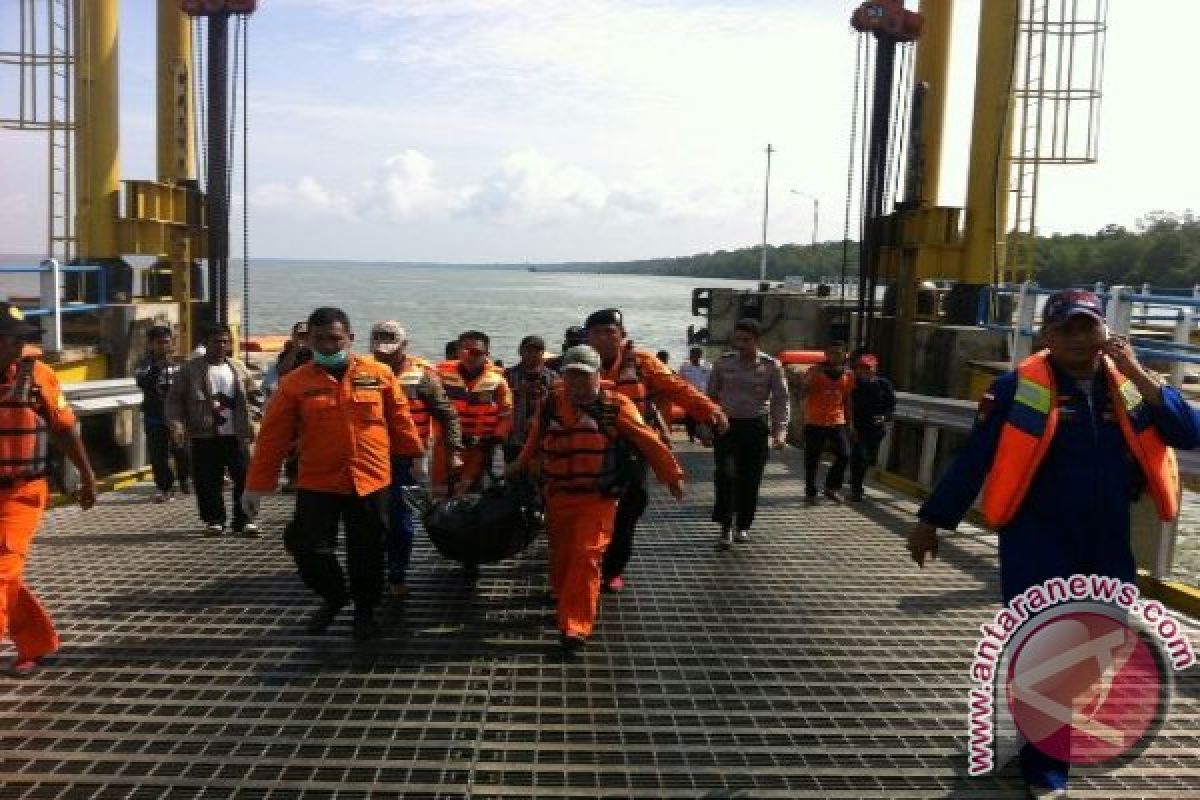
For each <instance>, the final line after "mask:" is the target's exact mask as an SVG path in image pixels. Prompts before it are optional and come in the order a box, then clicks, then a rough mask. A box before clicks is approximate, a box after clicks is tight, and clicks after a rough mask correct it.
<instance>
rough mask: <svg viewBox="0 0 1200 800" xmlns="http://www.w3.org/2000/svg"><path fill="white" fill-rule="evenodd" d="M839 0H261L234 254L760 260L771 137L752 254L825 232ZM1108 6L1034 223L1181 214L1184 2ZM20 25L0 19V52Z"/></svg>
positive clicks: (836, 149) (14, 217) (847, 57)
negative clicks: (1084, 129)
mask: <svg viewBox="0 0 1200 800" xmlns="http://www.w3.org/2000/svg"><path fill="white" fill-rule="evenodd" d="M154 5H155V4H154V3H153V2H151V0H125V2H124V3H123V4H122V16H121V38H120V48H121V50H120V64H121V67H120V69H121V79H122V87H121V111H122V123H121V125H122V127H121V133H122V175H123V176H124V177H126V178H150V177H153V173H154V138H153V128H152V126H153V118H154V105H153V103H154V64H153V58H154V18H153V8H154ZM855 5H856V4H855V3H854V2H843V1H842V0H807V1H805V0H738V1H737V2H734V1H733V0H726V2H716V1H715V0H570V1H569V2H563V0H262V2H260V11H259V12H258V13H257V14H256V15H255V16H254V18H253V19H252V21H251V22H250V54H249V55H250V58H249V62H250V90H249V91H250V101H249V129H250V157H249V160H248V164H249V179H250V193H249V194H250V196H249V211H250V241H251V246H250V251H251V255H252V256H259V257H287V258H331V259H355V260H387V261H435V262H458V263H462V262H518V263H520V262H527V261H528V262H535V263H536V262H555V261H573V260H575V261H579V260H588V261H590V260H626V259H636V258H654V257H664V256H678V255H688V254H692V253H698V252H707V251H712V250H716V249H731V248H736V247H745V246H751V245H755V244H757V243H758V242H759V241H760V240H761V236H762V204H763V190H764V187H763V183H764V166H765V156H764V149H765V147H766V145H767V144H768V143H770V144H772V145H773V147H774V148H775V149H776V151H777V152H776V153H775V155H774V157H773V161H772V180H771V193H770V200H771V213H770V219H769V226H768V240H769V241H770V242H771V243H772V244H782V243H785V242H791V241H800V242H807V241H809V240H810V239H811V238H812V235H813V230H812V210H813V207H812V200H811V199H810V198H811V197H813V196H815V197H817V198H819V202H820V212H821V214H820V228H819V231H818V235H819V238H820V239H821V240H839V239H841V237H842V230H843V223H844V215H845V205H846V170H847V158H848V155H849V136H850V106H851V97H852V91H853V80H854V66H855V58H856V47H857V39H856V36H857V34H855V33H854V32H853V31H852V30H851V29H850V27H849V24H848V18H849V15H850V13H851V11H852V10H853V8H854V6H855ZM909 5H910V6H912V7H915V5H916V4H915V2H910V3H909ZM955 5H956V11H955V24H954V47H953V51H952V65H951V85H950V87H949V98H950V100H949V106H948V111H947V118H948V127H947V134H946V147H945V153H944V164H943V173H942V175H943V177H942V185H941V187H940V193H939V201H940V202H941V204H943V205H959V204H961V203H962V201H963V196H964V194H965V186H966V161H967V149H968V139H969V133H970V118H971V91H972V84H973V82H974V74H975V66H974V57H975V39H976V24H977V19H978V2H972V1H971V0H958V2H957V3H956V4H955ZM1080 5H1081V6H1087V5H1089V3H1088V2H1082V3H1080ZM1110 5H1111V7H1110V9H1109V32H1108V40H1107V53H1106V62H1107V64H1106V70H1105V75H1104V86H1103V89H1104V99H1103V107H1102V111H1101V117H1100V126H1101V127H1100V139H1099V142H1100V147H1099V156H1100V160H1099V163H1097V164H1095V165H1089V166H1070V167H1047V168H1046V169H1045V171H1044V172H1043V177H1042V181H1041V193H1040V195H1039V199H1038V206H1039V215H1038V222H1039V229H1040V231H1041V232H1042V233H1049V232H1056V231H1057V232H1093V231H1096V230H1098V229H1100V228H1101V227H1103V226H1105V225H1106V224H1109V223H1116V224H1121V225H1127V226H1132V225H1133V224H1135V222H1136V220H1137V219H1138V217H1139V216H1141V215H1143V214H1145V213H1146V212H1148V211H1151V210H1156V209H1167V210H1175V211H1182V210H1184V209H1186V208H1189V207H1192V206H1194V205H1196V197H1197V195H1196V192H1195V189H1194V187H1195V186H1197V185H1198V184H1200V159H1197V158H1195V156H1194V152H1193V150H1194V146H1195V131H1196V130H1197V129H1200V112H1198V111H1197V107H1196V104H1194V103H1192V102H1190V101H1189V99H1188V98H1189V93H1188V92H1187V90H1186V89H1185V88H1184V87H1185V86H1186V85H1187V82H1188V80H1189V78H1190V76H1191V75H1193V74H1194V73H1195V71H1196V67H1197V62H1198V60H1197V56H1196V50H1195V45H1194V42H1193V41H1192V39H1193V38H1194V37H1193V36H1192V32H1191V29H1190V28H1189V27H1188V26H1187V25H1173V24H1170V21H1171V20H1180V19H1189V18H1190V16H1191V12H1192V11H1193V10H1194V9H1193V5H1194V0H1136V2H1135V0H1114V1H1113V2H1112V3H1111V4H1110ZM12 17H13V14H12V13H11V10H10V9H8V8H5V9H4V11H3V12H0V39H5V38H8V36H10V35H11V34H12V32H13V30H14V25H15V22H14V20H13V18H12ZM6 49H7V48H6ZM10 85H11V83H9V84H5V83H0V87H5V88H7V87H9V86H10ZM11 99H12V98H11V92H8V96H7V97H4V96H0V109H2V110H3V111H4V112H7V111H8V110H9V104H10V103H11ZM5 115H7V114H5ZM45 150H46V143H45V139H44V138H42V137H41V136H40V135H37V134H28V133H18V132H14V131H9V130H0V251H2V252H27V253H37V252H41V251H42V250H43V249H44V237H45V210H44V202H45V200H44V194H45V189H44V187H45V183H46V177H45V160H44V158H45V156H44V153H45ZM791 190H796V192H798V193H793V192H792V191H791ZM235 202H236V203H237V204H238V208H237V209H235V220H240V203H241V198H240V197H239V198H238V199H237V200H236V201H235ZM235 231H240V227H238V223H236V222H235ZM234 238H235V252H236V248H237V243H238V242H237V240H240V233H238V234H235V237H234Z"/></svg>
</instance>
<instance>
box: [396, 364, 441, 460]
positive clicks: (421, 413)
mask: <svg viewBox="0 0 1200 800" xmlns="http://www.w3.org/2000/svg"><path fill="white" fill-rule="evenodd" d="M427 369H432V366H431V365H430V363H429V362H428V361H426V360H425V359H423V358H419V357H417V356H408V355H406V356H405V357H404V368H403V369H402V370H400V371H399V372H397V373H396V380H397V381H399V382H400V385H401V386H403V387H404V395H405V396H406V397H407V398H408V413H409V414H410V415H411V416H412V420H413V422H414V423H415V424H416V426H417V433H418V434H420V436H421V441H423V442H427V441H429V436H430V434H431V433H432V432H433V423H432V418H431V417H430V414H429V405H428V404H427V403H426V402H425V400H424V399H422V397H421V396H420V394H419V393H418V392H417V387H418V386H419V385H420V383H421V381H422V380H423V379H424V378H425V370H427Z"/></svg>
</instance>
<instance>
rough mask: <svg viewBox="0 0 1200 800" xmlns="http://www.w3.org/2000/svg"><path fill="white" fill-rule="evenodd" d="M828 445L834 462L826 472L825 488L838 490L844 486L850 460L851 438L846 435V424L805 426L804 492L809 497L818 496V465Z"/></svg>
mask: <svg viewBox="0 0 1200 800" xmlns="http://www.w3.org/2000/svg"><path fill="white" fill-rule="evenodd" d="M827 445H828V446H829V448H830V449H831V450H832V451H833V464H832V465H831V466H830V467H829V472H828V473H826V474H825V488H826V489H827V490H828V489H832V490H834V491H836V490H838V489H841V488H842V479H843V477H844V476H845V474H846V465H847V464H848V463H849V462H850V438H849V437H848V436H847V435H846V426H845V425H832V426H824V425H805V426H804V494H805V495H806V496H808V497H816V496H817V465H818V464H820V463H821V454H822V453H824V452H825V447H826V446H827Z"/></svg>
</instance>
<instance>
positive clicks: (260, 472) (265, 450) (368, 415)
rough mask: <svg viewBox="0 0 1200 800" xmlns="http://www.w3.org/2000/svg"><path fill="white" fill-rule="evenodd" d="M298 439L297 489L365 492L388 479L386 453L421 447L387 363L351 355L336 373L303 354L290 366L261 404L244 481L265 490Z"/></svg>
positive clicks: (418, 452) (253, 488)
mask: <svg viewBox="0 0 1200 800" xmlns="http://www.w3.org/2000/svg"><path fill="white" fill-rule="evenodd" d="M296 442H298V444H299V448H298V450H299V457H300V474H299V477H298V478H297V480H296V485H297V486H298V487H299V488H301V489H311V490H313V491H318V492H334V493H337V494H357V495H360V496H361V495H367V494H370V493H372V492H375V491H378V490H380V489H385V488H387V487H388V486H389V485H390V484H391V482H392V470H391V455H392V454H395V455H400V456H409V457H416V456H419V455H421V453H422V449H423V448H422V444H421V438H420V435H419V434H418V432H417V426H416V425H414V424H413V420H412V417H411V416H410V415H409V413H408V401H407V399H406V398H405V396H404V389H403V387H401V386H400V383H399V382H398V381H397V380H396V376H395V375H393V374H392V369H391V367H389V366H387V365H386V364H380V363H379V362H378V361H375V360H374V359H370V358H363V357H362V356H356V355H351V356H350V362H349V364H348V365H347V367H346V374H345V375H344V376H343V377H342V380H341V381H338V380H337V379H336V378H334V377H333V376H332V375H330V374H329V373H328V372H327V371H325V370H324V369H323V368H321V367H319V366H317V365H316V364H314V363H312V362H309V363H307V364H305V365H303V366H301V367H297V368H296V369H294V370H292V371H291V372H289V373H288V374H287V375H286V376H284V378H283V380H282V381H280V382H279V389H278V391H277V392H276V393H275V396H274V397H273V398H271V402H270V403H269V404H268V405H267V413H266V416H265V417H264V418H263V423H262V430H260V431H259V434H258V442H257V444H256V445H255V449H254V458H253V459H252V460H251V462H250V471H249V474H248V475H247V476H246V488H247V489H249V490H250V491H255V492H269V491H272V490H273V489H274V488H275V484H276V482H277V481H278V479H279V466H280V465H281V464H282V463H283V460H284V458H286V457H287V454H288V451H289V450H290V449H291V447H292V444H293V443H296Z"/></svg>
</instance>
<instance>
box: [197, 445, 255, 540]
mask: <svg viewBox="0 0 1200 800" xmlns="http://www.w3.org/2000/svg"><path fill="white" fill-rule="evenodd" d="M246 461H247V458H246V448H244V447H243V446H242V443H241V441H240V440H239V439H238V438H237V437H236V436H213V437H211V438H196V439H192V485H193V487H194V488H195V490H196V507H197V508H198V509H199V511H200V519H202V520H204V524H206V525H224V524H225V522H226V520H227V519H228V518H227V517H226V514H225V485H224V484H225V472H226V470H228V472H229V477H230V479H231V480H232V481H233V529H234V530H236V531H240V530H241V529H242V528H244V527H245V525H246V514H245V513H244V512H243V511H242V491H243V490H244V489H245V488H246Z"/></svg>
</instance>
